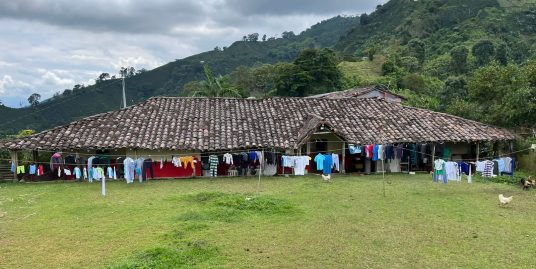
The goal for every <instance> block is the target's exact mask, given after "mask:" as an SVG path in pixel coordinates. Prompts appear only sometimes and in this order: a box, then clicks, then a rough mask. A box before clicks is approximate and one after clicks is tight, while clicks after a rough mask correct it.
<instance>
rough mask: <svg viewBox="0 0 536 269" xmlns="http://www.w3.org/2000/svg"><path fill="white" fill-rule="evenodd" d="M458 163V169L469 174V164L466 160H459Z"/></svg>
mask: <svg viewBox="0 0 536 269" xmlns="http://www.w3.org/2000/svg"><path fill="white" fill-rule="evenodd" d="M458 165H459V166H460V171H461V172H462V173H464V174H466V175H469V166H470V164H468V163H466V162H460V163H458Z"/></svg>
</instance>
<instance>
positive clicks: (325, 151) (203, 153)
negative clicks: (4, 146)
mask: <svg viewBox="0 0 536 269" xmlns="http://www.w3.org/2000/svg"><path fill="white" fill-rule="evenodd" d="M531 149H532V148H526V149H522V150H517V151H512V152H509V153H505V154H500V155H497V156H487V157H486V158H482V159H495V158H501V157H507V155H512V154H516V153H520V152H524V151H529V150H531ZM342 150H343V149H342V148H341V149H332V150H323V151H311V152H309V154H318V153H336V152H341V151H342ZM402 150H404V151H407V152H412V153H413V152H416V153H417V154H420V155H424V156H427V157H430V158H431V157H433V155H432V154H427V153H422V152H420V151H417V150H412V149H407V148H402ZM249 151H256V150H249ZM249 151H244V150H241V151H224V152H217V153H218V154H225V153H231V154H233V153H234V154H238V153H243V152H246V153H247V152H249ZM257 151H258V150H257ZM43 152H49V153H56V152H59V151H43ZM264 152H265V153H270V154H282V155H285V156H304V155H303V154H293V153H290V154H286V153H284V152H281V151H276V150H272V151H266V150H265V151H264ZM61 153H63V152H61ZM214 153H216V152H214ZM200 154H201V155H208V153H207V152H201V153H200ZM70 155H72V154H69V155H66V156H70ZM79 155H82V156H99V157H116V156H118V157H126V156H132V155H111V154H79ZM194 155H198V154H192V153H189V154H180V153H179V154H166V155H153V154H147V155H144V154H140V155H137V154H136V156H144V157H160V158H161V159H164V157H170V156H175V157H191V156H194ZM436 158H437V159H445V158H442V157H441V156H440V157H438V156H436ZM0 160H3V161H10V160H11V159H0ZM447 160H453V159H452V158H448V159H447ZM475 160H476V158H470V159H456V161H475ZM20 162H23V163H42V164H48V163H49V162H33V161H20ZM71 165H78V164H76V163H74V164H71Z"/></svg>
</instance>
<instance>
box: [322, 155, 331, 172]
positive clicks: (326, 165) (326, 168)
mask: <svg viewBox="0 0 536 269" xmlns="http://www.w3.org/2000/svg"><path fill="white" fill-rule="evenodd" d="M323 166H324V169H323V170H322V173H323V174H324V175H329V174H331V167H333V156H332V155H331V154H325V155H324V165H323Z"/></svg>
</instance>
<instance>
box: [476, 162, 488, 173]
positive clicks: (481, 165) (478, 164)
mask: <svg viewBox="0 0 536 269" xmlns="http://www.w3.org/2000/svg"><path fill="white" fill-rule="evenodd" d="M475 165H476V169H475V171H477V172H484V169H485V168H486V161H477V162H476V163H475Z"/></svg>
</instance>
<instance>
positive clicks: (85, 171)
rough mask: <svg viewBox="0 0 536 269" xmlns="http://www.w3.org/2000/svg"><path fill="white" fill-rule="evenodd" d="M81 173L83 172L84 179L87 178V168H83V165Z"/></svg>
mask: <svg viewBox="0 0 536 269" xmlns="http://www.w3.org/2000/svg"><path fill="white" fill-rule="evenodd" d="M83 174H84V180H87V179H88V177H87V168H85V167H84V172H83Z"/></svg>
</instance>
